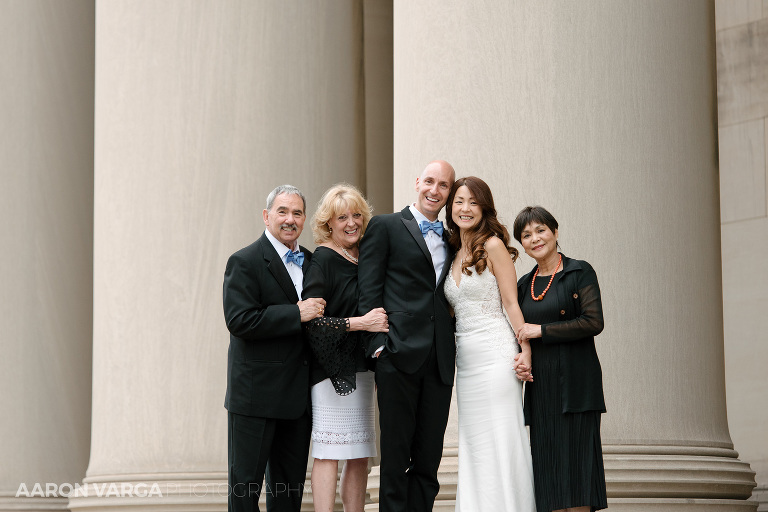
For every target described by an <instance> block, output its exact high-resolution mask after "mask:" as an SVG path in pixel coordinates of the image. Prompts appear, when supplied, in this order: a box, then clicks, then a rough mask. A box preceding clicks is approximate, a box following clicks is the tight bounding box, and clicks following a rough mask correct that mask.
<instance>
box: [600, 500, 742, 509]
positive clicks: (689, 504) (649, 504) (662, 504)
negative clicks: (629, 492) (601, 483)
mask: <svg viewBox="0 0 768 512" xmlns="http://www.w3.org/2000/svg"><path fill="white" fill-rule="evenodd" d="M608 510H610V511H611V512H617V511H618V512H639V511H649V512H686V511H692V512H694V511H695V512H700V511H710V512H755V510H756V503H754V502H752V501H745V500H706V499H686V498H608Z"/></svg>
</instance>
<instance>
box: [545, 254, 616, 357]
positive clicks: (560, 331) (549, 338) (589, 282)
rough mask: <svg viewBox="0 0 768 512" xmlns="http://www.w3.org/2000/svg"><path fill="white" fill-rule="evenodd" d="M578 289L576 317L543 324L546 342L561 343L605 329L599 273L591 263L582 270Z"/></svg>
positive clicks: (575, 297) (575, 295)
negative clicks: (598, 281)
mask: <svg viewBox="0 0 768 512" xmlns="http://www.w3.org/2000/svg"><path fill="white" fill-rule="evenodd" d="M580 274H581V275H580V276H579V280H578V282H577V287H578V290H577V291H576V292H575V294H574V297H573V298H574V301H575V302H576V305H575V307H576V312H575V313H576V317H575V318H573V319H572V320H563V321H561V322H552V323H549V324H544V325H542V326H541V340H542V341H543V342H544V343H561V342H567V341H576V340H581V339H584V338H591V337H594V336H597V335H598V334H600V332H602V330H603V303H602V301H601V300H600V285H599V284H598V283H597V274H595V271H594V270H593V269H592V267H590V266H589V265H586V268H585V269H584V271H582V272H580Z"/></svg>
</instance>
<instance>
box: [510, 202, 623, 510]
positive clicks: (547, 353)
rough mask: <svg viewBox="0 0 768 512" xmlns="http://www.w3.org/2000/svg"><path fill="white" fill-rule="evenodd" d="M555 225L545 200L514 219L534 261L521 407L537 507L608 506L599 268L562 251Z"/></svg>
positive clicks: (528, 285) (521, 284)
mask: <svg viewBox="0 0 768 512" xmlns="http://www.w3.org/2000/svg"><path fill="white" fill-rule="evenodd" d="M557 229H558V224H557V221H556V220H555V218H554V217H553V216H552V214H550V213H549V212H548V211H547V210H545V209H544V208H542V207H540V206H529V207H526V208H524V209H523V210H522V211H521V212H520V213H519V214H518V215H517V218H516V219H515V224H514V228H513V232H514V237H515V239H516V240H517V241H518V242H520V244H521V245H522V246H523V249H525V252H526V254H528V256H530V257H532V258H533V259H535V260H536V263H537V265H536V267H534V269H533V270H531V272H530V273H528V274H527V275H525V276H523V277H522V278H521V279H520V280H519V281H518V283H517V290H518V292H517V297H518V302H519V303H520V309H521V310H522V312H523V316H524V317H525V321H526V323H525V324H524V325H523V327H522V328H521V329H520V330H519V332H518V339H519V340H520V341H521V342H524V341H530V345H531V351H532V367H533V374H534V375H533V377H534V379H533V382H529V383H527V384H526V389H525V405H524V414H525V422H526V424H528V425H530V427H531V454H532V459H533V477H534V489H535V494H536V509H537V510H538V512H550V511H572V512H587V511H593V510H600V509H604V508H606V507H607V506H608V504H607V499H606V493H605V471H604V469H603V454H602V445H601V442H600V415H601V413H604V412H605V401H604V399H603V380H602V370H601V369H600V361H599V360H598V358H597V352H596V350H595V336H597V335H598V334H599V333H600V332H601V331H602V330H603V308H602V303H601V301H600V287H599V286H598V283H597V275H596V274H595V271H594V270H593V269H592V267H591V266H590V264H589V263H587V262H586V261H580V260H574V259H571V258H568V257H566V256H563V255H562V254H561V253H559V252H558V247H559V246H558V243H557V237H558V231H557Z"/></svg>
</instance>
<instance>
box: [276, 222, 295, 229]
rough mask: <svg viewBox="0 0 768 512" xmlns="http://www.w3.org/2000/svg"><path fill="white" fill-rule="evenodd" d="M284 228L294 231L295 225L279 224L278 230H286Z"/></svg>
mask: <svg viewBox="0 0 768 512" xmlns="http://www.w3.org/2000/svg"><path fill="white" fill-rule="evenodd" d="M286 228H288V229H293V230H296V224H288V223H284V224H280V229H286Z"/></svg>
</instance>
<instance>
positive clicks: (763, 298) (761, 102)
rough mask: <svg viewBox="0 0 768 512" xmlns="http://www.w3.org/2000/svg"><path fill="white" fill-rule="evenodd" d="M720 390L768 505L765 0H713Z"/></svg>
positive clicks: (767, 71)
mask: <svg viewBox="0 0 768 512" xmlns="http://www.w3.org/2000/svg"><path fill="white" fill-rule="evenodd" d="M715 5H716V27H717V85H718V94H717V96H718V117H719V123H718V124H719V146H720V208H721V209H720V221H721V233H722V260H723V303H724V327H725V371H726V383H727V384H726V396H727V401H728V424H729V427H730V431H731V437H732V439H733V443H734V445H735V448H736V450H738V451H739V453H740V455H741V457H742V458H743V459H744V460H746V461H748V462H749V463H750V464H751V466H752V469H753V470H754V471H756V472H757V476H756V480H757V484H758V487H757V489H756V490H755V493H754V497H755V498H756V499H758V500H759V501H760V502H761V505H760V509H759V510H761V511H764V510H768V428H766V425H768V408H766V407H765V405H766V403H767V402H768V371H767V370H766V368H767V367H768V343H766V342H768V334H766V322H765V315H766V310H768V266H766V261H768V259H767V258H766V254H768V201H767V200H766V197H767V196H768V192H767V190H768V1H766V0H718V1H717V2H716V4H715Z"/></svg>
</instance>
